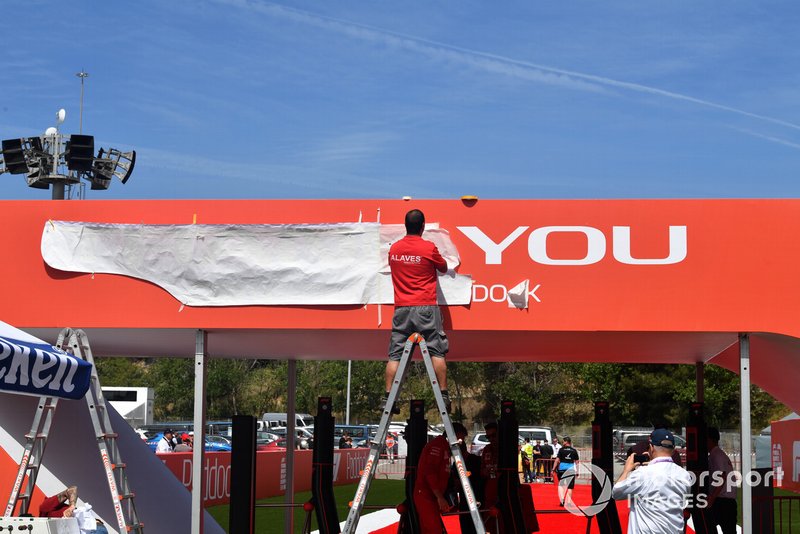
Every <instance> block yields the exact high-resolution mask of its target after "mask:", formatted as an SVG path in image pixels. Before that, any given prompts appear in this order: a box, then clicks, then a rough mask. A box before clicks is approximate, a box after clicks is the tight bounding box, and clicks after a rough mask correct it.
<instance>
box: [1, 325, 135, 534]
mask: <svg viewBox="0 0 800 534" xmlns="http://www.w3.org/2000/svg"><path fill="white" fill-rule="evenodd" d="M55 346H56V347H57V348H59V349H61V350H63V351H64V352H67V353H70V354H72V355H73V356H75V357H77V358H81V359H84V360H86V361H87V362H89V363H91V364H92V375H91V382H90V385H89V390H88V391H87V392H86V397H85V399H86V406H87V409H88V410H89V415H90V416H91V419H92V426H93V428H94V433H95V438H96V440H97V447H98V450H99V452H100V460H101V462H102V464H103V469H104V470H105V472H106V481H107V482H108V489H109V492H110V494H111V499H112V502H113V504H114V515H115V517H116V519H117V526H118V527H119V532H120V533H128V532H138V533H140V534H141V533H142V532H144V525H143V524H142V523H141V521H139V516H138V514H137V513H136V505H135V503H134V497H135V494H134V493H133V491H131V488H130V485H129V484H128V477H127V475H126V474H125V469H126V467H127V466H126V465H125V463H123V462H122V460H121V457H120V453H119V448H118V446H117V434H116V433H115V432H114V431H113V428H112V427H111V421H110V419H109V417H108V410H107V408H106V401H105V398H104V397H103V392H102V389H101V387H100V380H99V379H98V377H97V368H96V367H95V365H94V357H93V356H92V349H91V347H90V346H89V340H88V338H87V336H86V333H85V332H84V331H83V330H73V329H71V328H65V329H64V330H62V331H61V333H60V334H59V336H58V341H57V342H56V345H55ZM57 407H58V399H57V398H55V397H40V399H39V405H38V407H37V409H36V414H35V415H34V418H33V425H32V427H31V431H30V433H28V434H27V435H26V436H25V437H26V439H27V443H26V445H25V451H24V452H23V455H22V461H21V462H20V465H19V471H18V472H17V478H16V479H15V482H14V486H13V488H12V491H11V495H10V496H9V499H8V504H7V506H6V510H5V514H4V515H5V516H6V517H10V516H11V515H12V514H13V513H14V509H15V508H16V507H17V504H18V503H19V505H20V509H19V512H18V515H21V514H25V513H28V512H29V510H28V508H29V507H30V499H31V496H32V495H33V489H34V488H35V487H36V478H37V476H38V474H39V468H40V467H41V462H42V456H43V455H44V450H45V447H46V446H47V439H48V437H49V434H50V426H51V424H52V421H53V416H54V414H55V411H56V408H57ZM26 475H27V477H28V480H27V483H26V484H25V491H24V492H22V493H20V489H21V488H22V484H23V480H24V479H25V476H26Z"/></svg>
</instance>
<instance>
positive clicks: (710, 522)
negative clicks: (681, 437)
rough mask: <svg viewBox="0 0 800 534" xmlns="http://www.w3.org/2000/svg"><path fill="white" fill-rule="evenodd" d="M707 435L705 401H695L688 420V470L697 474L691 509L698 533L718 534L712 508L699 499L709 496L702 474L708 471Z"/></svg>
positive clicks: (695, 529)
mask: <svg viewBox="0 0 800 534" xmlns="http://www.w3.org/2000/svg"><path fill="white" fill-rule="evenodd" d="M707 437H708V427H707V426H706V418H705V410H704V408H703V403H702V402H693V403H692V404H691V405H690V406H689V417H688V419H687V421H686V470H687V471H691V472H693V473H694V474H695V483H694V485H692V500H691V502H690V503H689V509H690V510H691V513H692V522H693V523H694V531H695V532H696V533H697V534H712V533H713V534H716V532H717V526H716V523H715V521H714V517H713V515H712V514H711V510H710V509H709V508H708V507H707V506H700V499H699V496H700V495H704V496H707V495H708V490H709V487H708V484H701V476H700V475H701V473H702V472H703V471H708V442H707V441H706V440H707ZM706 478H707V477H706ZM703 498H705V497H703ZM695 504H697V506H695Z"/></svg>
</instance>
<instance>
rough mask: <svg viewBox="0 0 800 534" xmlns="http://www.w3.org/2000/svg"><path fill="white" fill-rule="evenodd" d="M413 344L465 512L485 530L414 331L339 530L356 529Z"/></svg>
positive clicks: (433, 375) (480, 532)
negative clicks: (433, 399) (419, 355)
mask: <svg viewBox="0 0 800 534" xmlns="http://www.w3.org/2000/svg"><path fill="white" fill-rule="evenodd" d="M417 344H418V345H419V348H420V352H422V361H423V362H425V368H426V369H427V370H428V378H429V379H430V382H431V387H432V388H433V394H434V396H435V397H436V405H437V406H438V408H439V414H440V415H441V416H442V423H444V428H445V433H446V437H447V441H448V443H449V444H450V453H451V456H452V458H453V460H454V461H455V465H456V472H457V473H458V477H459V479H460V480H461V487H462V488H463V490H464V498H465V499H466V501H467V505H468V507H469V514H470V517H471V518H472V522H473V524H474V525H475V531H476V532H477V533H478V534H485V532H486V529H485V528H484V526H483V520H482V519H481V514H480V511H479V510H478V502H477V501H476V499H475V493H474V492H473V490H472V486H471V485H470V483H469V478H468V474H467V467H466V464H465V463H464V457H463V456H462V455H461V448H460V447H459V445H458V440H457V439H456V434H455V432H454V431H453V424H452V422H451V421H450V415H449V414H448V413H447V406H446V405H445V403H444V399H443V398H442V393H441V391H440V389H439V381H438V380H437V379H436V373H435V371H434V370H433V363H432V362H431V356H430V354H429V353H428V345H427V344H426V343H425V338H423V337H422V336H421V335H420V334H417V333H415V334H411V335H410V336H409V337H408V340H406V344H405V347H404V349H403V355H402V356H401V357H400V364H399V365H398V367H397V373H396V374H395V376H394V383H393V384H392V389H391V391H390V392H389V398H388V399H387V401H386V405H385V406H384V407H383V415H382V416H381V422H380V424H379V425H378V430H377V433H376V434H375V437H374V438H373V439H372V441H371V442H370V450H369V454H368V455H367V462H366V464H365V465H364V470H363V472H362V474H361V480H360V481H359V483H358V487H357V488H356V494H355V496H354V497H353V502H352V504H351V506H350V512H349V513H348V514H347V521H346V522H345V524H344V529H343V530H342V533H343V534H355V532H356V527H357V526H358V520H359V519H360V517H361V511H362V509H363V507H364V502H365V501H366V498H367V493H368V492H369V487H370V485H371V484H372V480H373V479H374V478H375V469H376V467H377V466H378V458H379V457H380V453H381V449H382V448H383V445H384V442H385V441H386V433H387V432H388V430H389V423H390V422H391V420H392V406H394V404H395V402H396V401H397V398H398V396H399V393H400V387H401V385H402V383H403V379H404V378H405V373H406V368H407V366H408V362H409V361H411V355H412V353H413V352H414V346H415V345H417Z"/></svg>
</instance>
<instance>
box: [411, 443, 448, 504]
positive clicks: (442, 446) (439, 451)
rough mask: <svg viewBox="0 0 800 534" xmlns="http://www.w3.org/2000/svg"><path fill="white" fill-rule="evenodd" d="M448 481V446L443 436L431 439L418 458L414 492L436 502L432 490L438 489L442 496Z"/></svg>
mask: <svg viewBox="0 0 800 534" xmlns="http://www.w3.org/2000/svg"><path fill="white" fill-rule="evenodd" d="M449 480H450V444H449V443H448V442H447V438H445V437H444V436H437V437H435V438H433V440H431V441H430V442H429V443H428V444H427V445H425V448H424V449H422V454H420V457H419V463H418V464H417V480H416V481H415V482H414V490H415V491H417V492H419V493H421V494H422V495H424V496H425V497H427V498H429V499H432V500H436V494H435V493H433V489H432V488H439V490H440V491H441V492H442V494H444V492H445V491H447V482H448V481H449Z"/></svg>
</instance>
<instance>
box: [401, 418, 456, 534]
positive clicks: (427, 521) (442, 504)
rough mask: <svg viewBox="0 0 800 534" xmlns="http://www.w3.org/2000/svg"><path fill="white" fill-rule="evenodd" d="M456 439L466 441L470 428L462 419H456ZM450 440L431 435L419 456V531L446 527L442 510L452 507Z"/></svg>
mask: <svg viewBox="0 0 800 534" xmlns="http://www.w3.org/2000/svg"><path fill="white" fill-rule="evenodd" d="M453 430H454V432H455V434H456V439H457V440H461V441H463V440H464V439H465V438H466V437H467V429H466V428H464V425H462V424H461V423H453ZM450 456H451V454H450V444H449V443H448V441H447V438H446V437H445V436H444V434H443V435H441V436H437V437H435V438H434V439H432V440H431V441H430V442H429V443H428V444H427V445H425V448H423V449H422V453H421V454H420V457H419V463H418V464H417V478H416V481H415V482H414V505H415V506H416V508H417V517H418V518H419V527H420V532H425V533H426V534H427V533H439V532H442V530H443V529H444V525H443V524H442V516H441V514H442V513H443V512H447V511H448V510H450V503H449V502H447V499H446V498H445V492H446V491H447V483H448V480H449V478H450Z"/></svg>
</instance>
